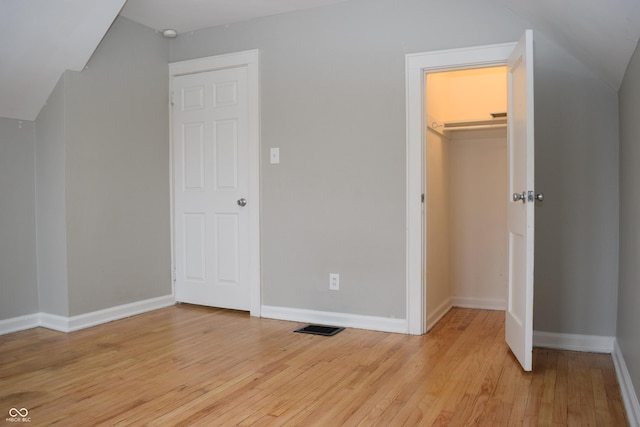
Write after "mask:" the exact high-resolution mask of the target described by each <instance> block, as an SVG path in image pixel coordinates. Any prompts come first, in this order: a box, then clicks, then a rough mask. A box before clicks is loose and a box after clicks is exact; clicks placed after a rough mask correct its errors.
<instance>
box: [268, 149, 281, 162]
mask: <svg viewBox="0 0 640 427" xmlns="http://www.w3.org/2000/svg"><path fill="white" fill-rule="evenodd" d="M269 159H270V161H271V164H272V165H277V164H278V163H280V149H279V148H277V147H274V148H271V155H270V157H269Z"/></svg>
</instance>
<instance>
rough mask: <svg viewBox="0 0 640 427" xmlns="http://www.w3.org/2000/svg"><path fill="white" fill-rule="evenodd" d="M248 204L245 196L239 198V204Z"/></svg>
mask: <svg viewBox="0 0 640 427" xmlns="http://www.w3.org/2000/svg"><path fill="white" fill-rule="evenodd" d="M246 204H247V199H245V198H244V197H243V198H242V199H238V206H246Z"/></svg>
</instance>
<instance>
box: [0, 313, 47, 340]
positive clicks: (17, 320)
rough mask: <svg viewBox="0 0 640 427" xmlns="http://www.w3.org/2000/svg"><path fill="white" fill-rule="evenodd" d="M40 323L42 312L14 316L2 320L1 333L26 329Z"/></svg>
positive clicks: (0, 324)
mask: <svg viewBox="0 0 640 427" xmlns="http://www.w3.org/2000/svg"><path fill="white" fill-rule="evenodd" d="M39 325H40V313H34V314H27V315H26V316H18V317H12V318H11V319H5V320H0V335H5V334H10V333H12V332H18V331H24V330H25V329H31V328H35V327H37V326H39Z"/></svg>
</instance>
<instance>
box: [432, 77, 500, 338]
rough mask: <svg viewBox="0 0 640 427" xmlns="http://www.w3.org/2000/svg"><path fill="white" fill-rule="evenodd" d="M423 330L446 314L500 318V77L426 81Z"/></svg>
mask: <svg viewBox="0 0 640 427" xmlns="http://www.w3.org/2000/svg"><path fill="white" fill-rule="evenodd" d="M425 88H426V114H427V117H426V123H427V132H426V133H427V136H426V149H425V155H426V163H425V169H424V170H425V179H426V183H425V222H426V224H425V225H426V236H425V239H426V240H425V251H424V253H425V254H426V259H425V280H426V298H427V301H426V308H427V329H430V328H431V327H433V326H434V325H435V324H436V323H437V321H438V320H439V319H440V318H441V317H442V316H443V315H444V314H446V312H447V311H448V310H449V309H450V308H451V307H469V308H479V309H490V310H504V309H505V307H506V294H507V200H508V198H507V165H508V163H507V125H506V123H507V122H506V112H507V70H506V67H491V68H481V69H465V70H456V71H446V72H436V73H428V74H426V84H425Z"/></svg>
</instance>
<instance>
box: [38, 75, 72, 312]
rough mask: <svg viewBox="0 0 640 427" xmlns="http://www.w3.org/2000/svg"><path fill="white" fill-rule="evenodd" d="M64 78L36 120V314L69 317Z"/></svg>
mask: <svg viewBox="0 0 640 427" xmlns="http://www.w3.org/2000/svg"><path fill="white" fill-rule="evenodd" d="M64 83H65V82H64V76H63V77H61V78H60V80H59V81H58V84H57V85H56V87H55V88H54V89H53V92H52V93H51V95H49V99H48V100H47V103H46V105H45V106H44V107H43V108H42V110H40V114H38V117H37V118H36V218H37V236H38V290H39V293H38V297H39V311H41V312H43V313H49V314H55V315H58V316H68V315H69V292H68V275H67V209H66V178H65V102H64V101H65V96H64Z"/></svg>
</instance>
